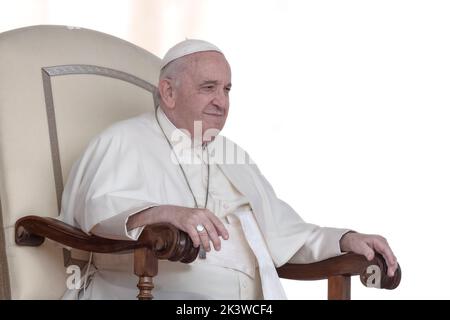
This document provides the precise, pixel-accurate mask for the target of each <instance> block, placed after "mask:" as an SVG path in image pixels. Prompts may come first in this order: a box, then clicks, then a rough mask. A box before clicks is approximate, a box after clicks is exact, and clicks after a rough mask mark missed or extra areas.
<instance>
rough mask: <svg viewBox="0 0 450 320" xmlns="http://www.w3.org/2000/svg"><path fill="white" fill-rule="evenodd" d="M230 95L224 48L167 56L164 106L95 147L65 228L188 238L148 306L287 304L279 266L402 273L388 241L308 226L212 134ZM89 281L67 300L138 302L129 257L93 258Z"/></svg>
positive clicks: (79, 176)
mask: <svg viewBox="0 0 450 320" xmlns="http://www.w3.org/2000/svg"><path fill="white" fill-rule="evenodd" d="M230 89H231V69H230V66H229V64H228V62H227V60H226V58H225V56H224V54H223V53H222V52H221V50H219V48H217V47H216V46H214V45H213V44H211V43H208V42H206V41H202V40H186V41H183V42H180V43H179V44H177V45H175V46H174V47H172V48H171V49H170V50H169V51H168V52H167V54H166V55H165V57H164V58H163V60H162V65H161V72H160V79H159V86H158V91H159V92H158V96H159V97H158V98H159V99H158V100H159V106H157V107H156V108H155V110H152V111H151V112H149V113H146V114H143V115H141V116H138V117H135V118H132V119H128V120H125V121H122V122H119V123H116V124H114V125H112V126H111V127H110V128H108V129H107V130H105V131H104V132H102V133H101V134H100V135H98V136H97V137H95V138H94V139H93V140H92V141H91V143H90V144H89V146H88V147H87V149H86V151H85V152H84V154H83V155H82V156H81V157H80V159H79V160H78V161H77V162H76V163H75V165H74V166H73V168H72V170H71V173H70V176H69V179H68V182H67V184H66V186H65V190H64V194H63V203H62V204H63V205H62V212H61V216H62V219H63V220H64V221H65V222H67V223H69V224H72V225H74V226H77V227H80V228H81V229H82V230H84V231H85V232H86V233H90V234H95V235H99V236H102V237H108V238H113V239H128V240H130V239H131V240H136V239H137V238H138V237H139V235H140V233H141V231H142V230H143V228H144V227H145V226H146V225H149V224H154V223H161V222H164V223H171V224H173V225H174V226H176V227H177V228H179V229H181V230H183V231H185V232H186V233H188V234H189V236H190V238H191V239H192V241H193V243H194V245H195V246H196V247H198V246H200V253H199V257H198V258H197V259H196V260H195V261H194V262H193V263H191V264H183V263H176V262H169V261H160V262H159V264H160V267H159V273H158V275H157V276H156V277H155V279H154V283H155V289H154V290H153V294H154V297H155V299H262V298H264V299H284V298H286V296H285V293H284V291H283V287H282V286H281V283H280V280H279V279H278V277H277V274H276V271H275V267H278V266H281V265H283V264H285V263H287V262H290V263H311V262H316V261H320V260H324V259H327V258H330V257H334V256H338V255H341V254H344V253H345V252H355V253H358V254H362V255H365V257H366V258H367V259H369V260H371V259H372V258H373V257H374V254H375V252H379V253H380V254H382V255H383V256H384V259H385V260H386V263H387V265H388V275H390V276H392V275H393V274H394V272H395V270H396V268H397V262H396V258H395V256H394V254H393V252H392V250H391V248H390V247H389V245H388V243H387V242H386V240H385V239H384V238H383V237H381V236H378V235H366V234H361V233H357V232H353V231H351V230H348V229H336V228H326V227H319V226H317V225H314V224H309V223H306V222H304V221H303V220H302V219H301V218H300V216H299V215H298V214H297V213H296V212H295V211H294V210H293V209H292V208H291V207H289V205H287V204H286V203H285V202H283V201H282V200H280V199H278V198H277V196H276V195H275V193H274V191H273V189H272V187H271V186H270V184H269V183H268V181H267V180H266V179H265V178H264V177H263V176H262V174H261V173H260V172H259V170H258V168H257V167H256V165H255V164H254V163H252V161H251V160H250V158H249V157H248V155H247V154H246V153H245V152H244V151H243V150H242V149H240V148H239V147H238V146H237V145H236V144H234V143H233V142H231V141H230V140H228V139H226V138H224V137H223V136H221V135H219V134H218V133H219V131H220V130H221V129H222V128H223V126H224V125H225V121H226V119H227V115H228V110H229V93H230ZM230 155H231V156H230ZM236 155H237V156H236ZM87 274H88V275H89V281H85V286H84V287H83V289H82V290H81V291H80V292H76V294H75V292H73V291H71V290H68V292H67V293H66V295H65V298H70V297H78V298H83V299H134V298H135V297H136V294H137V288H136V277H135V276H134V274H133V258H132V255H131V254H121V255H104V254H94V255H93V259H92V264H91V265H90V266H89V270H88V271H87ZM86 279H87V278H86Z"/></svg>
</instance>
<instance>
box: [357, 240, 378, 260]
mask: <svg viewBox="0 0 450 320" xmlns="http://www.w3.org/2000/svg"><path fill="white" fill-rule="evenodd" d="M358 251H359V252H356V253H359V254H362V255H364V256H365V257H366V259H367V260H368V261H371V260H372V259H373V258H374V257H375V252H374V251H373V249H372V248H371V247H370V246H369V245H368V244H367V243H365V242H361V246H360V247H359V249H358Z"/></svg>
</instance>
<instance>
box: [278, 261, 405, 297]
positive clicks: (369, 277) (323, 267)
mask: <svg viewBox="0 0 450 320" xmlns="http://www.w3.org/2000/svg"><path fill="white" fill-rule="evenodd" d="M277 272H278V275H279V276H280V277H281V278H286V279H293V280H321V279H330V278H333V277H338V276H344V277H350V276H354V275H359V276H360V280H361V282H362V283H363V285H365V286H366V287H378V285H379V288H381V289H395V288H397V286H398V285H399V284H400V280H401V277H402V272H401V269H400V265H399V266H398V268H397V271H396V272H395V274H394V276H393V277H389V276H388V275H387V265H386V262H385V261H384V258H383V257H382V256H381V255H379V254H376V255H375V258H374V259H373V260H371V261H367V259H366V258H365V257H364V256H362V255H358V254H354V253H348V254H344V255H341V256H338V257H334V258H330V259H327V260H324V261H320V262H315V263H310V264H290V263H287V264H285V265H283V266H281V267H279V268H277ZM377 276H380V278H379V280H380V281H379V282H377V281H376V277H377Z"/></svg>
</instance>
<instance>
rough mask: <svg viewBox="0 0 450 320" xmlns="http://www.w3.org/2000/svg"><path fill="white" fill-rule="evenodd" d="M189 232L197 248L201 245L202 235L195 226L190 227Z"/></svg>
mask: <svg viewBox="0 0 450 320" xmlns="http://www.w3.org/2000/svg"><path fill="white" fill-rule="evenodd" d="M187 233H188V234H189V236H190V237H191V239H192V242H193V244H194V247H195V248H197V247H198V246H199V245H200V237H199V235H198V232H197V230H196V229H195V228H194V227H188V230H187Z"/></svg>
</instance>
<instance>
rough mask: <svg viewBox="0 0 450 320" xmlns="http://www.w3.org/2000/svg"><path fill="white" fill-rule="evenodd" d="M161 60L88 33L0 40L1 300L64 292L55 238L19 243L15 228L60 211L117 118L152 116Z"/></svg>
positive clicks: (45, 31) (17, 34) (26, 34)
mask: <svg viewBox="0 0 450 320" xmlns="http://www.w3.org/2000/svg"><path fill="white" fill-rule="evenodd" d="M159 64H160V59H159V58H157V57H156V56H154V55H152V54H151V53H149V52H147V51H145V50H143V49H141V48H139V47H136V46H135V45H133V44H131V43H128V42H126V41H123V40H121V39H118V38H115V37H112V36H110V35H107V34H103V33H100V32H96V31H92V30H86V29H78V28H69V27H66V26H33V27H27V28H22V29H17V30H12V31H9V32H5V33H2V34H0V201H1V217H2V220H3V230H2V231H3V232H4V243H0V264H1V267H0V284H1V285H2V290H0V294H2V292H3V295H4V296H6V297H7V296H8V295H10V297H11V298H13V299H35V298H41V299H47V298H49V299H54V298H59V297H60V296H61V295H62V293H63V292H64V290H65V289H66V286H65V282H66V277H67V274H66V273H65V268H64V264H63V258H62V249H61V248H60V247H59V246H57V245H56V244H54V243H51V242H49V241H46V242H45V244H44V245H43V246H41V247H39V248H30V247H18V246H16V245H15V242H14V223H15V222H16V220H17V219H18V218H20V217H22V216H24V215H29V214H33V215H43V216H52V217H54V216H57V215H58V212H59V208H58V206H59V200H58V197H59V196H60V195H61V191H62V186H63V184H64V181H65V179H66V178H67V176H68V173H69V170H70V168H71V165H72V163H73V162H74V161H75V160H76V158H77V157H78V155H79V154H80V153H81V151H82V150H83V149H84V148H85V146H86V145H87V142H88V141H89V140H90V139H91V138H92V137H93V136H94V135H95V134H97V133H99V132H100V131H101V130H103V129H104V128H105V127H107V126H108V125H110V124H111V123H113V122H115V121H118V120H121V119H125V118H129V117H132V116H134V115H137V114H140V113H143V112H147V111H151V110H152V108H153V105H154V102H153V94H152V92H151V91H152V90H154V86H155V85H157V78H158V72H159V71H158V70H159ZM61 65H70V66H68V67H56V66H61ZM95 66H96V67H95ZM151 84H153V86H152V85H151ZM44 87H46V94H45V92H44V91H45V90H44ZM0 222H1V221H0ZM0 241H2V237H1V236H0ZM2 250H4V252H3V255H4V256H6V261H7V263H6V261H5V259H4V258H5V257H2V253H1V251H2ZM8 283H9V285H8ZM9 287H10V288H9Z"/></svg>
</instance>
